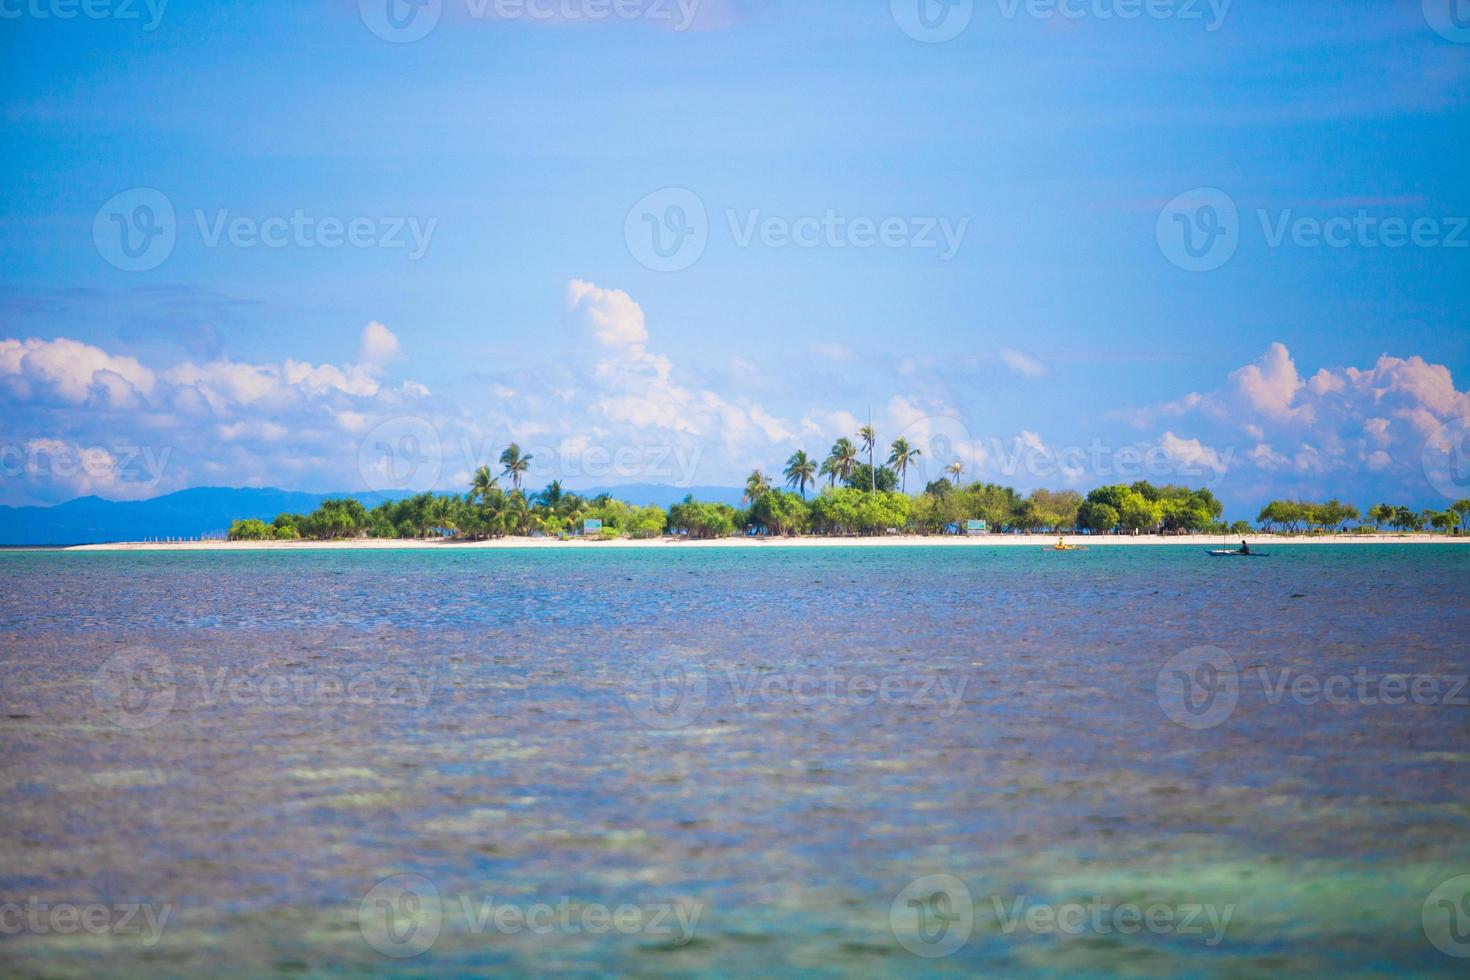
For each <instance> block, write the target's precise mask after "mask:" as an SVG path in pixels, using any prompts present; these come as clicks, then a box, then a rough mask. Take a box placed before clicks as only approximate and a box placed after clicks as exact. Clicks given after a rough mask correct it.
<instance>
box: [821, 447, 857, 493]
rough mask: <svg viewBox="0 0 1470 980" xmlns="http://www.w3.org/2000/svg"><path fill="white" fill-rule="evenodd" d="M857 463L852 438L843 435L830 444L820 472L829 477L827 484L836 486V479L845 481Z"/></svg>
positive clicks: (855, 449)
mask: <svg viewBox="0 0 1470 980" xmlns="http://www.w3.org/2000/svg"><path fill="white" fill-rule="evenodd" d="M857 464H858V456H857V446H855V445H853V443H852V440H851V439H849V438H847V437H846V436H843V437H842V438H840V439H838V440H837V441H836V442H834V443H833V444H832V448H831V449H830V450H829V451H828V452H827V458H826V459H825V460H824V461H823V462H822V473H823V475H825V476H828V477H830V480H829V482H828V484H827V485H828V486H829V487H831V486H836V485H837V481H839V480H841V481H843V482H844V483H845V482H847V478H848V477H850V476H852V471H853V468H854V467H855V466H857Z"/></svg>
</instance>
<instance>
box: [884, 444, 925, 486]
mask: <svg viewBox="0 0 1470 980" xmlns="http://www.w3.org/2000/svg"><path fill="white" fill-rule="evenodd" d="M922 455H924V453H923V450H921V449H918V448H916V447H914V446H911V445H909V441H908V440H907V439H905V438H904V437H903V436H899V437H898V438H897V439H895V440H893V445H892V446H890V447H889V453H888V465H889V466H891V467H893V471H894V472H895V473H897V474H898V489H899V492H901V493H907V492H908V475H909V468H910V467H911V466H916V465H918V462H919V457H920V456H922Z"/></svg>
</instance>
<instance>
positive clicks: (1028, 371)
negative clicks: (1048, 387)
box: [1000, 347, 1048, 379]
mask: <svg viewBox="0 0 1470 980" xmlns="http://www.w3.org/2000/svg"><path fill="white" fill-rule="evenodd" d="M1000 362H1001V363H1002V364H1004V365H1005V366H1006V370H1008V371H1010V372H1011V373H1012V374H1014V375H1015V376H1016V377H1018V378H1027V379H1035V378H1044V377H1046V375H1047V373H1048V372H1047V370H1046V365H1045V364H1043V363H1041V361H1039V360H1038V359H1036V358H1035V357H1033V356H1032V355H1030V354H1028V353H1026V352H1025V351H1021V350H1016V349H1015V348H1013V347H1003V348H1001V350H1000Z"/></svg>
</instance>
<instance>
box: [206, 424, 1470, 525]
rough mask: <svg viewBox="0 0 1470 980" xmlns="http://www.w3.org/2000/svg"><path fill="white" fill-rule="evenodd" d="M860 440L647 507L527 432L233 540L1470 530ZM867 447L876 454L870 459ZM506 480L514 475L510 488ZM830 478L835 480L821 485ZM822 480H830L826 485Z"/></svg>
mask: <svg viewBox="0 0 1470 980" xmlns="http://www.w3.org/2000/svg"><path fill="white" fill-rule="evenodd" d="M858 438H859V440H860V441H861V443H862V446H861V448H860V447H859V446H858V444H857V443H855V442H853V441H852V440H851V439H847V438H841V439H838V440H837V442H836V443H834V444H833V446H832V448H831V450H830V451H829V452H828V454H827V456H826V458H825V459H823V460H822V461H821V462H820V463H818V462H817V461H816V459H815V458H813V457H812V456H810V455H808V454H807V453H806V452H805V451H802V450H798V451H797V452H795V453H793V454H792V455H791V457H790V458H789V459H788V460H787V461H786V465H785V467H784V468H783V469H782V471H781V475H782V477H783V484H782V486H781V487H777V486H774V485H773V484H772V481H771V478H770V477H768V476H767V475H766V474H765V473H763V472H762V471H760V470H756V471H754V472H752V473H751V474H750V476H749V478H748V479H747V480H746V483H745V493H744V495H743V497H742V498H741V504H742V506H740V507H733V506H730V505H728V504H721V503H707V502H701V501H697V500H694V499H692V498H690V497H686V498H685V499H684V500H683V501H681V502H680V503H676V504H674V505H673V506H671V507H669V508H667V509H665V508H662V507H657V506H642V507H640V506H637V505H634V504H629V503H627V502H625V501H622V500H618V499H616V498H614V497H612V496H611V495H609V494H600V495H598V496H595V497H590V498H589V497H584V496H581V495H579V494H577V493H575V492H571V491H567V490H564V489H563V488H562V486H561V483H560V482H559V481H555V480H554V481H552V482H551V483H549V484H548V485H547V486H546V487H545V488H544V489H542V490H540V491H535V492H527V491H526V490H525V488H524V484H525V483H526V480H527V478H528V476H529V474H530V471H531V465H532V462H533V457H532V456H529V455H527V454H525V453H524V452H523V451H522V450H521V448H520V447H519V446H518V445H516V444H515V443H511V444H510V445H509V446H507V447H506V449H505V451H504V452H502V453H501V455H500V459H499V462H500V467H501V469H500V472H499V473H495V472H494V471H492V470H491V468H490V467H489V466H481V467H480V468H479V469H478V470H477V471H476V473H475V474H474V479H473V481H472V483H471V485H470V486H469V488H468V489H467V492H465V493H464V494H434V493H421V494H417V495H415V496H411V497H407V498H405V499H402V500H396V501H386V502H384V503H382V504H379V505H378V506H376V507H373V508H372V509H368V508H367V507H365V506H364V505H363V504H362V503H361V502H360V501H358V500H356V499H355V498H351V497H344V498H338V499H331V500H327V501H324V502H323V503H322V504H321V506H320V507H318V508H317V509H316V510H315V511H313V512H311V513H309V514H290V513H284V514H280V515H278V516H277V517H276V518H275V519H274V520H273V521H271V522H270V523H266V522H265V521H262V520H258V519H242V520H236V521H234V522H233V523H232V524H231V526H230V529H229V533H228V538H229V540H230V541H238V542H267V541H283V542H284V541H336V542H343V541H351V540H358V539H360V540H380V541H388V540H394V541H429V540H440V541H466V542H477V541H491V540H497V539H505V538H541V539H552V540H572V539H581V540H586V539H593V540H601V541H610V540H618V539H626V540H634V541H637V540H645V541H646V540H654V539H659V538H664V537H672V538H676V539H681V540H695V541H699V540H704V541H710V540H717V539H722V538H731V537H751V538H764V539H768V538H772V537H775V538H791V537H799V536H814V537H826V538H851V537H869V536H887V535H899V534H901V535H906V536H925V537H929V536H947V535H949V536H953V535H965V536H972V535H975V534H1042V533H1045V534H1057V535H1067V534H1086V535H1103V536H1139V535H1175V536H1177V535H1189V534H1208V535H1218V536H1227V535H1228V536H1240V537H1243V536H1246V535H1252V534H1256V533H1277V532H1279V533H1283V534H1291V535H1301V534H1307V535H1312V536H1331V535H1340V534H1355V535H1371V534H1381V533H1383V532H1384V531H1385V530H1394V531H1397V532H1399V533H1401V534H1414V533H1419V532H1423V531H1426V530H1429V529H1432V530H1433V531H1435V532H1438V533H1439V534H1454V535H1459V534H1462V533H1464V532H1466V531H1467V530H1470V499H1466V500H1460V501H1458V502H1456V503H1454V504H1452V505H1451V506H1450V507H1448V508H1446V509H1445V510H1442V511H1435V510H1414V509H1412V508H1409V507H1405V506H1399V505H1392V504H1386V503H1385V504H1377V505H1374V506H1372V507H1370V508H1368V509H1367V510H1366V513H1363V512H1360V511H1359V510H1358V508H1356V507H1354V506H1353V505H1351V504H1344V503H1342V502H1340V501H1338V500H1329V501H1327V502H1326V503H1320V504H1319V503H1308V502H1304V501H1294V500H1278V501H1272V502H1271V503H1270V504H1268V505H1267V506H1266V507H1265V508H1263V509H1262V510H1261V512H1260V514H1259V515H1258V516H1257V519H1256V521H1257V525H1259V526H1254V525H1252V524H1250V523H1248V522H1246V521H1235V522H1232V523H1226V522H1225V521H1223V520H1222V519H1221V515H1222V514H1223V513H1224V506H1223V504H1222V503H1221V502H1220V501H1219V500H1218V499H1217V498H1216V497H1215V495H1214V494H1213V493H1212V492H1211V491H1210V490H1209V489H1206V488H1198V489H1193V490H1191V489H1189V488H1187V487H1183V486H1176V485H1165V486H1154V485H1153V484H1151V483H1149V482H1147V481H1138V482H1135V483H1132V484H1129V485H1124V484H1114V485H1108V486H1101V487H1097V488H1095V489H1093V490H1091V491H1090V492H1088V493H1087V494H1086V495H1083V494H1081V493H1079V492H1078V491H1075V490H1057V491H1051V490H1045V489H1038V490H1034V491H1032V492H1031V493H1029V494H1022V493H1021V492H1019V491H1017V490H1015V489H1014V488H1011V487H1006V486H1001V485H998V484H994V483H984V482H971V483H968V484H966V483H964V481H963V477H964V466H963V464H962V463H960V462H958V461H956V462H953V463H950V464H949V465H948V466H947V467H946V468H945V473H946V478H945V479H939V480H933V481H930V482H929V483H928V484H927V485H926V486H925V487H924V489H923V490H922V491H921V492H919V493H917V494H909V493H908V492H907V478H908V475H909V472H910V471H911V470H912V469H914V468H915V466H916V465H917V464H918V461H919V458H920V457H921V456H922V452H921V450H919V449H918V448H916V447H914V446H912V445H911V444H910V443H909V442H908V441H907V440H906V439H897V440H895V441H894V442H893V443H892V445H891V446H890V447H889V454H888V457H887V459H886V460H885V461H884V462H882V463H879V462H877V461H876V460H875V458H874V456H875V449H876V442H877V440H876V438H875V436H874V433H873V431H872V429H871V427H868V426H865V427H863V428H862V429H861V430H860V431H859V433H858ZM862 453H866V454H867V456H868V461H867V462H863V461H862ZM502 480H505V481H507V482H508V484H509V486H508V487H507V486H502V483H501V481H502ZM823 481H825V484H826V485H825V486H821V484H822V482H823ZM813 489H819V492H817V493H816V494H814V495H811V494H810V491H812V490H813Z"/></svg>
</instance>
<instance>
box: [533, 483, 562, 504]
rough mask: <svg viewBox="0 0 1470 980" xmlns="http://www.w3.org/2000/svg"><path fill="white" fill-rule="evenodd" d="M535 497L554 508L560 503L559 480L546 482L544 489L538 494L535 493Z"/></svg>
mask: <svg viewBox="0 0 1470 980" xmlns="http://www.w3.org/2000/svg"><path fill="white" fill-rule="evenodd" d="M537 497H538V498H539V499H540V501H541V503H542V504H544V505H545V506H547V507H550V508H552V509H553V510H555V509H556V505H557V504H559V503H561V498H562V489H561V481H560V480H552V481H551V482H550V483H548V484H546V489H545V490H542V491H541V492H540V493H539V494H537Z"/></svg>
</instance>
